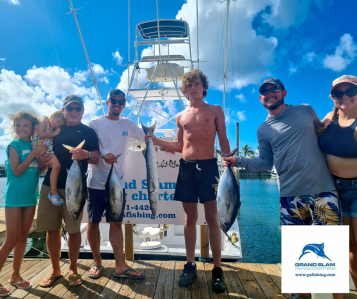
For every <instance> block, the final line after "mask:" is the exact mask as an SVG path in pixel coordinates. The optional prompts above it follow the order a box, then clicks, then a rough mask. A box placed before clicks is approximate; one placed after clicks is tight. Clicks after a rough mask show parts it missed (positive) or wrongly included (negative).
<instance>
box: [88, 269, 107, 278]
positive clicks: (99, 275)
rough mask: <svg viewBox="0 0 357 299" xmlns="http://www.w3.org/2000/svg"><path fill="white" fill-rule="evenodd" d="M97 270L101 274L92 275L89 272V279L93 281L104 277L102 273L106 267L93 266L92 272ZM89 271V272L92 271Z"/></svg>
mask: <svg viewBox="0 0 357 299" xmlns="http://www.w3.org/2000/svg"><path fill="white" fill-rule="evenodd" d="M92 269H93V270H95V272H97V271H98V270H100V272H99V273H98V274H90V273H89V272H88V277H89V278H92V279H98V278H99V277H101V276H102V274H103V273H102V272H103V269H104V267H103V266H93V267H92V268H91V269H90V270H92ZM90 270H89V271H90Z"/></svg>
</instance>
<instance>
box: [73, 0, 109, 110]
mask: <svg viewBox="0 0 357 299" xmlns="http://www.w3.org/2000/svg"><path fill="white" fill-rule="evenodd" d="M69 3H70V4H71V7H70V9H71V11H70V12H67V13H66V15H68V14H69V13H72V14H73V17H74V20H75V21H76V25H77V30H78V33H79V36H80V38H81V42H82V46H83V50H84V54H85V55H86V58H87V62H88V66H89V70H90V73H91V74H92V80H93V84H94V86H95V89H96V90H97V94H98V98H99V103H100V106H101V107H102V110H103V114H105V112H104V107H103V104H102V98H101V97H100V93H99V90H98V85H97V80H96V79H95V77H94V73H93V70H92V65H91V63H90V60H89V57H88V53H87V49H86V46H85V44H84V40H83V37H82V33H81V29H80V28H79V24H78V20H77V16H76V14H77V13H76V11H77V10H79V9H81V8H82V7H80V8H76V9H74V8H73V4H72V0H69Z"/></svg>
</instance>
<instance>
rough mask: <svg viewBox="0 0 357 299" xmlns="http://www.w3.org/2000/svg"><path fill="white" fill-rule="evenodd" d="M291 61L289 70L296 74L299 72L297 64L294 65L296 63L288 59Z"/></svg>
mask: <svg viewBox="0 0 357 299" xmlns="http://www.w3.org/2000/svg"><path fill="white" fill-rule="evenodd" d="M288 62H289V68H288V71H289V74H290V75H291V74H294V73H296V72H297V66H296V65H294V63H292V62H291V61H288Z"/></svg>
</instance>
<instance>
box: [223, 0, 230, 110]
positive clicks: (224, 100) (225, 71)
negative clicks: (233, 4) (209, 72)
mask: <svg viewBox="0 0 357 299" xmlns="http://www.w3.org/2000/svg"><path fill="white" fill-rule="evenodd" d="M229 2H230V0H227V17H226V51H225V57H224V75H223V112H224V108H225V102H226V81H227V52H228V18H229Z"/></svg>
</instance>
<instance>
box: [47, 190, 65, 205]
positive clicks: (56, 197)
mask: <svg viewBox="0 0 357 299" xmlns="http://www.w3.org/2000/svg"><path fill="white" fill-rule="evenodd" d="M48 199H49V200H50V201H51V202H52V204H53V205H55V206H62V205H63V203H64V201H63V199H62V198H61V197H60V196H59V194H56V195H51V191H50V192H49V193H48Z"/></svg>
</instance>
